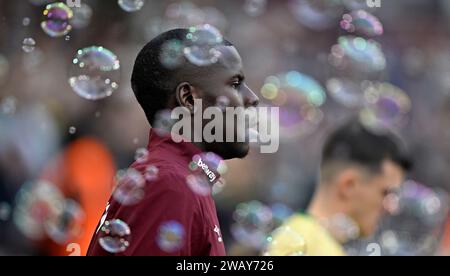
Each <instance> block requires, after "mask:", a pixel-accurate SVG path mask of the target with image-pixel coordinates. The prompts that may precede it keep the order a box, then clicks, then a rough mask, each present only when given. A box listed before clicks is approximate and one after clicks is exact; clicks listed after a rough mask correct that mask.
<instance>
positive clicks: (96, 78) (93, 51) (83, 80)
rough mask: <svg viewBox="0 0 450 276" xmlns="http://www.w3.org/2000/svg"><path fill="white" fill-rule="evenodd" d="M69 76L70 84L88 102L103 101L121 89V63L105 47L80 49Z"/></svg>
mask: <svg viewBox="0 0 450 276" xmlns="http://www.w3.org/2000/svg"><path fill="white" fill-rule="evenodd" d="M69 75H70V76H69V84H70V86H71V87H72V89H73V90H74V91H75V93H77V94H78V95H79V96H81V97H83V98H85V99H88V100H99V99H103V98H106V97H109V96H111V95H112V94H113V92H114V91H116V90H117V89H118V88H119V81H120V61H119V59H118V58H117V56H116V55H115V54H114V53H112V52H111V51H110V50H108V49H106V48H104V47H98V46H92V47H88V48H84V49H80V50H78V52H77V55H76V56H75V58H74V59H73V61H72V67H71V69H70V72H69Z"/></svg>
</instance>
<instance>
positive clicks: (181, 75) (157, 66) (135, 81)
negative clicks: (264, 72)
mask: <svg viewBox="0 0 450 276" xmlns="http://www.w3.org/2000/svg"><path fill="white" fill-rule="evenodd" d="M188 34H189V30H188V29H175V30H171V31H168V32H165V33H163V34H161V35H159V36H158V37H156V38H154V39H153V40H152V41H150V42H149V43H148V44H147V45H146V46H145V47H144V48H143V49H142V50H141V52H140V53H139V55H138V57H137V59H136V62H135V65H134V69H133V75H132V79H131V82H132V87H133V91H134V93H135V95H136V98H137V100H138V102H139V103H140V105H141V106H142V108H143V109H144V111H145V114H146V116H147V119H148V121H149V123H150V124H153V123H154V120H155V115H156V114H157V113H158V112H159V111H161V110H165V109H173V108H175V107H178V106H182V107H186V108H188V110H190V111H192V113H193V110H194V100H199V99H201V100H202V105H203V109H205V108H208V107H211V106H215V105H216V104H217V99H218V98H224V97H225V98H226V99H227V100H228V101H229V104H228V106H229V107H251V106H256V105H257V104H258V101H259V99H258V97H257V96H256V95H255V94H254V93H253V91H252V90H251V89H250V88H249V87H248V86H247V85H246V83H245V77H244V74H243V66H242V59H241V57H240V55H239V53H238V51H237V50H236V48H235V47H234V46H233V45H232V44H231V43H230V42H228V41H227V40H224V41H223V42H222V43H221V44H219V45H218V46H217V47H215V49H216V50H217V51H219V52H220V55H219V59H218V61H217V62H215V63H212V64H210V65H207V66H197V65H195V64H192V63H191V62H189V61H188V59H186V58H185V57H184V56H182V57H181V61H180V63H179V64H177V66H167V65H165V64H163V62H162V59H161V57H162V55H163V49H164V47H166V45H167V43H170V42H175V43H181V44H184V43H185V42H186V37H187V35H188ZM224 117H225V116H224ZM202 123H203V125H205V124H206V123H207V122H206V121H204V120H203V122H202ZM225 125H226V124H225ZM223 132H224V136H225V135H226V132H227V130H226V129H224V130H223ZM203 147H204V149H205V150H206V151H212V152H215V153H217V154H219V155H221V156H222V157H223V158H225V159H229V158H242V157H245V156H246V155H247V153H248V151H249V145H248V143H237V142H234V143H219V142H215V143H203Z"/></svg>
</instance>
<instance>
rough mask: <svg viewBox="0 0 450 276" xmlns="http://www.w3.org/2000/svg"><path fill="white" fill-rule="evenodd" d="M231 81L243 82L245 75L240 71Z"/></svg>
mask: <svg viewBox="0 0 450 276" xmlns="http://www.w3.org/2000/svg"><path fill="white" fill-rule="evenodd" d="M231 79H238V80H239V81H244V80H245V75H244V73H243V72H242V71H241V72H239V73H237V74H235V75H234V76H232V77H231Z"/></svg>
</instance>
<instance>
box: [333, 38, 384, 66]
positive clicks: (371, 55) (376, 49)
mask: <svg viewBox="0 0 450 276" xmlns="http://www.w3.org/2000/svg"><path fill="white" fill-rule="evenodd" d="M329 61H330V63H331V65H332V66H334V67H336V68H337V69H339V70H354V71H362V72H366V73H373V72H380V71H382V70H384V69H385V68H386V58H385V56H384V53H383V51H382V49H381V46H380V45H379V44H378V43H376V42H375V41H373V40H366V39H364V38H362V37H354V36H341V37H339V39H338V44H336V45H334V46H333V47H332V49H331V54H330V57H329Z"/></svg>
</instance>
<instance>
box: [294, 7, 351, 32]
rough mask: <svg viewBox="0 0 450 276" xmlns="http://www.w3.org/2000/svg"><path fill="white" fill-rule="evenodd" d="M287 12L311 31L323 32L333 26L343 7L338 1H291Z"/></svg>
mask: <svg viewBox="0 0 450 276" xmlns="http://www.w3.org/2000/svg"><path fill="white" fill-rule="evenodd" d="M288 3H289V10H290V11H291V12H292V13H293V15H294V16H295V19H296V20H297V21H298V22H300V23H301V24H302V25H304V26H305V27H307V28H310V29H312V30H317V31H321V30H325V29H328V28H331V27H333V26H335V24H336V21H337V19H338V17H339V15H340V14H342V13H343V11H344V7H343V6H342V4H341V3H340V1H330V0H291V1H289V2H288Z"/></svg>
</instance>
